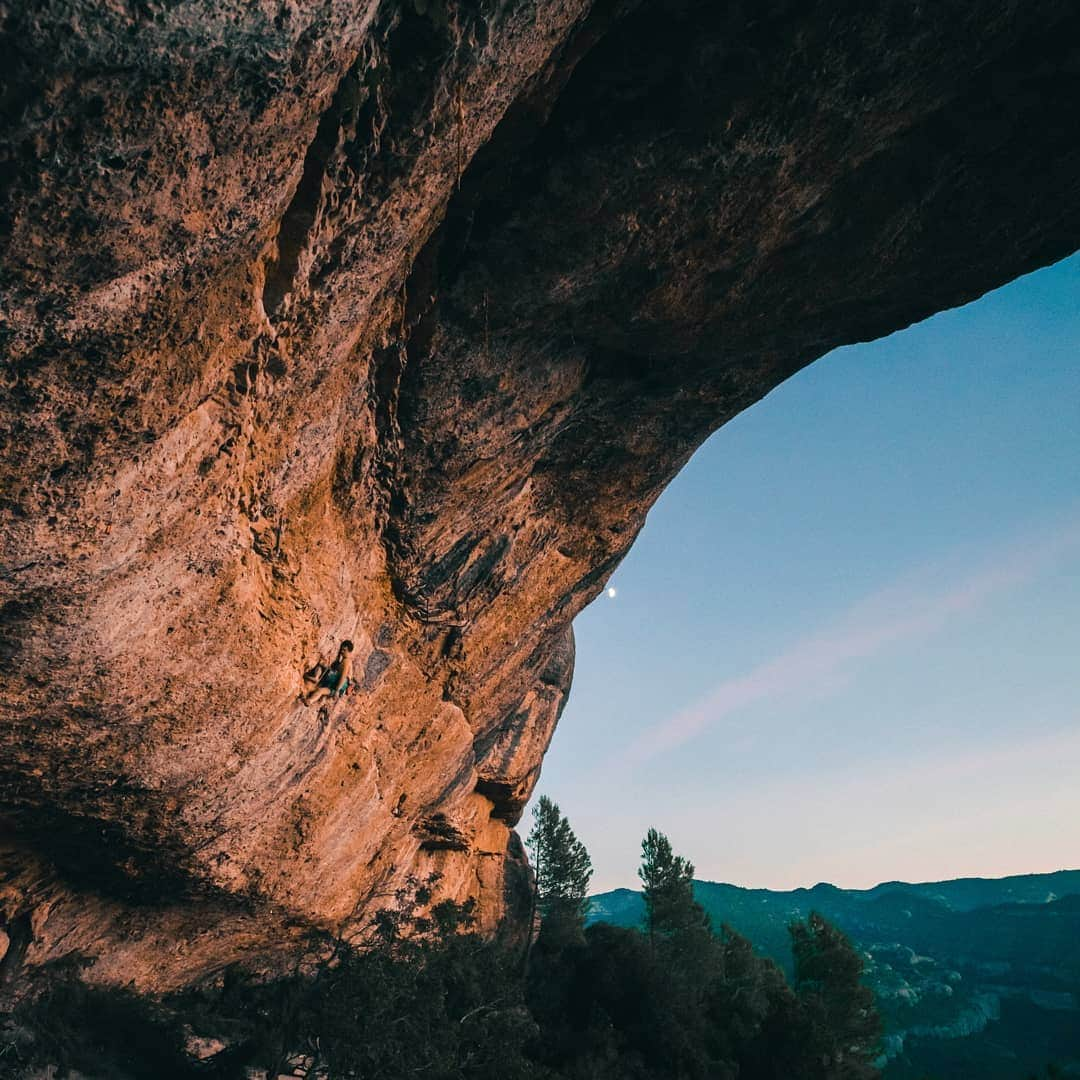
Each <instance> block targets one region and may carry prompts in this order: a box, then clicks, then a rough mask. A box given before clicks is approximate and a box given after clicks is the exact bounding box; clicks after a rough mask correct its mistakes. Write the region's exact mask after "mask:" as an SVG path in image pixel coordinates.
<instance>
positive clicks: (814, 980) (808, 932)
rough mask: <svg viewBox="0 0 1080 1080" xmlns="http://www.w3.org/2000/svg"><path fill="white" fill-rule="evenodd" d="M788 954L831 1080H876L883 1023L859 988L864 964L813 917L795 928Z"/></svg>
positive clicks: (825, 924) (868, 993) (845, 939)
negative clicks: (790, 954)
mask: <svg viewBox="0 0 1080 1080" xmlns="http://www.w3.org/2000/svg"><path fill="white" fill-rule="evenodd" d="M789 930H790V932H791V951H792V954H793V957H794V960H795V992H796V993H797V994H798V996H799V998H800V1000H801V1001H802V1002H803V1004H804V1006H805V1007H806V1010H807V1015H808V1017H809V1019H810V1021H811V1023H812V1026H813V1038H814V1039H815V1041H816V1042H817V1043H818V1044H819V1046H820V1053H821V1057H822V1060H823V1061H825V1062H826V1070H825V1076H826V1077H828V1078H829V1080H870V1078H872V1077H876V1076H878V1075H879V1074H878V1071H877V1069H876V1068H874V1064H873V1062H874V1059H875V1058H876V1057H877V1054H878V1043H879V1039H880V1036H881V1018H880V1016H879V1015H878V1012H877V1008H876V1007H875V1004H874V995H873V992H872V991H871V990H870V988H869V987H867V986H865V985H864V984H863V982H862V974H863V959H862V957H861V956H860V955H859V953H858V952H857V951H856V949H855V947H854V946H853V945H852V944H851V941H850V940H849V939H848V937H847V936H846V935H845V934H844V933H843V932H842V931H840V930H838V929H837V928H836V927H835V926H833V925H832V924H831V923H829V922H828V921H827V920H826V919H825V918H824V917H823V916H821V915H819V914H818V913H817V912H816V911H812V912H811V913H810V916H809V918H808V919H807V920H806V922H805V923H801V922H796V923H793V924H792V925H791V926H790V927H789Z"/></svg>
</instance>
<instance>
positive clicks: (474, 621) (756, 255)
mask: <svg viewBox="0 0 1080 1080" xmlns="http://www.w3.org/2000/svg"><path fill="white" fill-rule="evenodd" d="M1078 31H1080V15H1078V14H1077V12H1076V9H1075V5H1073V4H1069V3H1065V2H1050V0H1040V2H1036V3H1029V4H1024V5H1017V4H1012V3H1004V2H990V0H986V2H979V3H969V4H943V5H936V6H920V5H913V4H899V3H884V2H882V3H873V4H866V3H860V4H854V3H852V4H840V5H835V4H834V5H828V6H815V5H809V4H793V3H787V2H775V3H767V4H763V5H742V4H716V3H712V2H706V0H640V2H634V0H602V2H600V0H598V2H596V3H590V2H588V0H412V2H403V3H392V2H387V0H384V2H381V3H380V2H379V0H369V2H367V3H361V4H357V3H354V2H349V3H345V2H343V0H329V2H326V3H319V4H316V3H314V2H309V0H287V2H283V3H281V4H277V3H267V4H261V5H252V4H248V3H241V2H239V0H223V2H215V3H209V2H202V0H193V2H191V3H185V4H172V3H164V2H162V3H159V2H155V0H146V2H139V3H131V4H113V5H108V6H104V7H103V6H102V5H99V4H95V3H90V0H55V2H53V3H50V4H47V5H13V6H12V5H9V6H8V7H7V9H6V11H5V13H4V20H3V31H2V32H3V43H2V45H0V55H2V57H3V64H2V65H0V79H3V80H4V83H3V87H2V89H0V109H2V116H3V139H2V146H0V229H2V230H3V234H4V246H3V250H4V257H3V268H2V271H0V294H2V312H0V319H2V322H0V351H2V353H3V358H4V379H5V393H4V396H3V399H2V406H0V415H2V424H0V440H2V442H0V454H2V460H0V514H2V520H3V529H2V534H0V542H2V548H0V558H2V560H3V576H2V580H0V588H2V595H0V652H2V655H3V661H4V672H5V674H4V681H3V688H2V694H0V708H2V709H3V716H2V721H0V723H2V727H0V732H2V747H0V820H2V823H3V838H4V839H3V851H2V861H0V874H2V877H0V912H2V918H0V925H2V927H3V932H4V935H5V939H6V940H7V941H9V945H8V948H7V950H6V955H5V958H4V960H3V965H4V971H5V973H6V975H7V977H8V979H9V981H11V980H16V979H18V978H19V977H20V975H21V974H25V973H27V972H30V971H32V970H34V969H35V968H36V967H40V965H42V964H44V963H46V962H47V961H50V960H56V959H60V958H62V957H69V958H70V957H74V956H79V957H81V958H82V959H84V960H85V961H86V962H87V963H88V964H89V965H90V966H88V967H87V969H86V977H87V978H91V979H95V980H99V981H117V982H129V981H134V982H135V983H136V984H137V985H139V986H142V987H144V988H147V989H164V988H168V987H174V986H178V985H182V984H183V983H185V982H188V981H191V980H193V979H196V978H198V977H199V976H201V975H203V974H205V973H207V972H209V971H211V970H214V969H215V968H217V967H220V966H221V965H222V964H224V963H227V962H230V961H232V960H234V959H236V958H237V957H241V956H247V957H249V958H250V957H252V956H254V955H259V956H269V955H271V954H272V953H273V952H274V950H275V949H277V948H281V949H284V950H288V948H289V947H290V943H291V942H293V941H295V940H296V939H297V938H298V937H299V936H301V935H303V934H304V933H305V932H306V931H307V930H308V929H310V928H311V927H320V928H324V929H332V930H339V929H343V928H344V929H345V930H346V932H347V928H348V926H349V925H350V920H352V919H354V918H355V917H357V916H358V915H363V914H364V913H365V912H370V910H371V908H372V907H374V906H377V905H378V904H380V903H383V902H385V898H386V897H387V896H390V895H392V894H393V892H394V890H395V889H396V888H398V887H399V886H400V885H401V884H402V882H403V881H405V880H406V879H407V878H408V877H409V876H410V875H412V876H419V877H426V876H427V875H429V874H430V873H433V872H434V873H438V874H439V875H440V886H439V888H440V895H443V896H448V897H454V898H457V899H466V898H470V897H472V898H477V899H478V900H479V911H480V916H481V920H482V923H483V924H484V925H485V926H487V927H488V928H492V929H493V928H494V927H495V925H496V923H497V922H498V920H499V918H500V916H501V915H502V914H503V912H504V911H505V910H506V908H507V905H508V904H509V905H510V906H511V908H513V907H514V905H517V906H518V907H519V908H520V905H521V893H522V889H523V888H524V887H525V882H526V881H527V877H526V875H527V870H526V868H525V863H524V859H523V855H522V852H521V847H520V843H519V842H518V841H517V840H516V838H515V836H514V834H513V832H512V827H513V825H514V823H515V822H516V820H517V818H518V816H519V815H520V812H521V809H522V806H523V804H524V802H525V801H526V799H527V798H528V795H529V792H530V791H531V789H532V787H533V785H534V784H535V782H536V778H537V775H538V772H539V769H540V764H541V760H542V758H543V754H544V750H545V748H546V746H547V744H548V741H549V740H550V738H551V736H552V733H553V731H554V728H555V724H556V722H557V719H558V715H559V711H560V709H561V708H562V705H563V703H564V701H565V698H566V693H567V691H568V688H569V683H570V675H571V670H572V666H573V645H572V637H571V633H570V622H571V620H572V618H573V616H574V615H575V614H576V613H577V612H578V611H579V610H580V609H581V608H582V607H583V606H584V605H585V604H586V603H587V602H588V601H589V600H590V599H591V598H592V597H593V596H595V595H596V594H597V593H598V591H599V590H600V589H601V588H602V586H603V584H604V582H605V580H606V578H607V576H608V575H609V574H610V573H611V571H612V569H613V568H614V567H615V566H616V565H617V563H618V562H619V560H620V559H621V558H622V557H623V555H624V554H625V553H626V551H627V550H628V548H629V546H630V544H631V543H632V541H633V539H634V536H635V535H636V533H637V531H638V530H639V529H640V527H641V525H642V523H643V521H644V517H645V514H646V512H647V511H648V508H649V506H650V505H651V504H652V502H653V501H654V500H655V498H656V496H657V495H658V494H659V492H660V491H661V489H662V488H663V486H664V484H665V483H666V482H667V481H668V480H669V479H670V477H671V476H672V475H673V474H674V473H675V471H677V469H678V468H679V467H680V466H681V465H682V464H683V462H685V460H686V459H687V457H688V456H689V455H690V454H691V453H692V452H693V450H694V448H695V447H696V446H697V445H699V444H700V442H701V441H702V440H703V439H704V438H705V437H706V436H707V435H708V434H709V433H710V432H711V431H712V430H714V429H715V428H716V427H717V426H719V425H720V424H722V423H723V422H724V421H725V420H727V419H728V418H730V417H731V416H733V415H735V414H736V413H737V412H738V411H739V410H740V409H743V408H745V407H746V406H747V405H749V404H751V403H752V402H753V401H755V400H757V399H758V398H759V397H761V396H762V395H763V394H764V393H766V392H767V391H768V390H769V389H770V388H772V387H773V386H775V385H776V384H777V383H778V382H780V381H781V380H782V379H784V378H785V377H787V376H788V375H790V374H791V373H792V372H794V371H796V370H798V369H799V368H800V367H802V366H803V365H805V364H807V363H809V362H810V361H812V360H813V359H815V358H816V357H818V356H820V355H822V354H823V353H824V352H826V351H827V350H829V349H831V348H832V347H834V346H836V345H839V344H841V343H844V342H850V341H853V340H858V339H865V338H870V337H874V336H877V335H880V334H883V333H886V332H888V331H890V330H893V329H895V328H897V327H900V326H903V325H905V324H907V323H910V322H911V321H913V320H916V319H919V318H921V317H923V316H925V315H928V314H930V313H931V312H933V311H935V310H938V309H940V308H942V307H947V306H950V305H954V304H957V303H960V302H962V301H965V300H967V299H970V298H972V297H974V296H977V295H978V294H980V293H981V292H983V291H984V290H986V289H988V288H991V287H993V286H995V285H998V284H1000V283H1002V282H1004V281H1006V280H1008V279H1009V278H1011V277H1013V276H1015V275H1017V274H1019V273H1022V272H1024V271H1026V270H1030V269H1033V268H1035V267H1037V266H1039V265H1042V264H1044V263H1046V262H1049V261H1051V260H1053V259H1055V258H1058V257H1060V256H1063V255H1065V254H1067V253H1069V252H1070V251H1072V250H1073V249H1075V248H1076V247H1077V245H1078V244H1080V203H1078V200H1077V199H1076V196H1075V192H1076V183H1077V177H1078V174H1080V113H1078V111H1077V110H1076V108H1075V104H1076V100H1077V95H1078V90H1080V46H1078V45H1077V42H1078V41H1080V36H1078ZM346 637H348V638H351V639H352V640H353V641H354V642H355V643H356V645H357V651H356V663H355V669H356V675H357V679H356V683H357V692H356V693H354V694H353V695H352V696H350V697H348V698H346V699H345V700H343V701H341V702H339V703H337V704H336V705H334V706H333V707H332V708H329V709H327V710H324V711H323V712H321V713H317V711H316V710H315V709H314V708H313V709H305V708H303V707H302V706H301V705H300V704H299V703H298V702H297V701H296V695H297V692H298V690H299V689H300V687H301V684H300V674H301V672H302V671H303V670H304V669H305V668H306V667H307V666H309V665H310V664H311V662H312V661H313V660H314V659H315V657H316V655H317V654H318V653H320V652H323V653H325V652H329V651H332V650H333V649H334V648H335V647H336V644H337V642H338V641H339V640H341V639H342V638H346Z"/></svg>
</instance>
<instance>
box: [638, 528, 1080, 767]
mask: <svg viewBox="0 0 1080 1080" xmlns="http://www.w3.org/2000/svg"><path fill="white" fill-rule="evenodd" d="M1077 548H1080V520H1077V519H1073V520H1070V521H1069V522H1067V523H1066V524H1065V525H1062V526H1058V527H1057V528H1056V529H1053V530H1051V531H1049V532H1043V533H1040V534H1039V535H1037V536H1034V537H1029V538H1028V539H1026V540H1025V541H1024V542H1022V543H1015V544H1012V545H1010V546H1008V547H1006V548H1003V549H999V550H997V551H995V552H993V553H992V554H991V555H989V556H987V557H985V558H984V560H983V562H982V565H981V566H980V567H979V568H978V569H976V570H974V571H968V572H967V573H965V574H963V575H961V576H960V577H959V580H957V578H956V576H955V575H954V576H953V578H952V580H950V581H947V582H944V583H941V582H938V583H937V584H936V585H933V586H928V585H926V584H924V582H925V581H926V578H927V577H928V576H929V575H930V574H931V573H933V568H926V569H924V571H923V572H921V573H920V574H917V575H910V576H908V577H906V578H905V579H904V580H902V581H900V582H897V583H895V584H893V585H891V586H890V587H888V588H886V589H883V590H881V591H880V592H877V593H875V594H873V595H872V596H870V597H868V598H867V599H866V600H864V601H862V602H861V603H859V604H858V605H856V606H855V607H853V608H851V609H849V611H848V612H846V614H845V615H844V616H843V617H842V618H841V619H840V620H838V621H837V622H836V623H835V624H833V625H831V626H829V627H827V628H823V629H821V630H819V631H817V632H815V633H813V634H811V635H809V636H808V637H806V638H804V639H802V640H801V641H799V642H797V643H796V644H795V645H794V646H793V647H792V648H790V649H788V650H787V651H785V652H783V653H781V654H780V655H779V656H777V657H774V658H773V659H771V660H768V661H766V662H764V663H762V664H759V665H758V666H757V667H754V668H752V669H751V670H750V671H748V672H746V673H745V674H743V675H738V676H736V677H734V678H730V679H726V680H725V681H723V682H721V683H720V684H719V685H718V686H716V687H715V688H714V689H713V690H712V692H711V693H709V694H708V695H707V696H706V697H705V698H703V699H702V700H700V701H698V702H696V703H695V704H693V705H691V706H690V707H688V708H686V709H683V710H682V711H681V712H678V713H676V714H675V715H674V716H671V717H669V718H668V719H666V720H664V721H663V722H661V723H660V724H658V725H656V726H655V727H653V728H651V729H649V730H647V731H645V732H643V733H642V734H641V735H640V736H639V737H638V738H637V739H635V740H634V742H633V743H631V744H630V746H629V747H628V748H627V749H626V751H625V752H624V753H623V754H622V755H620V762H619V763H620V764H622V765H634V764H638V763H640V762H642V761H646V760H649V759H651V758H652V757H654V756H656V755H657V754H662V753H664V752H666V751H669V750H673V749H675V748H676V747H678V746H681V745H682V744H683V743H686V742H688V741H689V740H691V739H693V738H694V737H695V736H697V735H698V734H700V733H701V732H703V731H705V730H706V729H708V728H711V727H714V726H715V725H717V724H719V723H720V722H721V721H723V720H724V719H726V718H727V717H729V716H731V715H732V714H734V713H737V712H739V711H740V710H742V709H744V708H746V707H747V706H749V705H753V704H756V703H759V702H762V701H767V700H773V699H779V698H784V697H789V696H796V695H798V696H799V697H802V698H805V697H820V696H822V695H823V694H828V693H831V692H833V691H834V690H835V689H836V688H837V687H838V686H840V685H843V684H844V683H846V682H847V680H848V679H849V678H850V677H851V675H852V674H853V672H854V670H855V669H856V668H857V666H858V664H859V662H860V661H863V660H866V659H868V658H870V657H872V656H875V655H877V654H879V653H881V652H883V651H885V650H886V649H888V648H889V647H890V646H893V645H897V644H899V643H901V642H908V641H915V640H919V639H922V638H926V637H929V636H930V635H931V634H934V633H936V632H937V631H938V630H940V629H942V628H943V627H944V626H945V625H946V624H947V623H948V622H949V621H950V620H952V619H954V618H957V617H959V616H962V615H966V614H970V613H971V612H974V611H976V610H977V609H978V608H979V607H981V606H982V605H983V604H984V603H986V602H987V601H988V600H989V599H991V598H992V597H994V596H996V595H997V594H999V593H1002V592H1005V591H1007V590H1009V589H1011V588H1015V587H1016V586H1019V585H1022V584H1023V583H1025V582H1027V581H1030V580H1032V579H1034V578H1036V577H1038V576H1039V575H1040V574H1041V573H1042V572H1044V571H1045V570H1046V569H1048V568H1049V567H1050V566H1052V565H1053V564H1054V563H1055V562H1056V561H1057V560H1059V559H1060V558H1062V557H1063V556H1065V555H1066V554H1068V553H1070V552H1072V551H1073V550H1075V549H1077ZM937 576H940V572H938V574H937Z"/></svg>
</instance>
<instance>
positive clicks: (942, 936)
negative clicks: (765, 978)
mask: <svg viewBox="0 0 1080 1080" xmlns="http://www.w3.org/2000/svg"><path fill="white" fill-rule="evenodd" d="M694 892H695V895H696V897H697V899H698V902H699V903H701V904H702V906H703V907H704V908H705V909H706V911H708V913H709V915H710V917H711V918H712V921H713V925H714V926H716V927H717V928H719V927H720V926H721V925H725V924H726V925H729V926H731V927H732V928H733V929H735V930H737V931H738V932H739V933H741V934H743V935H744V936H745V937H747V938H749V939H750V940H751V941H752V942H753V943H754V946H755V948H756V949H757V950H758V951H759V952H761V953H763V954H765V955H767V956H771V957H773V959H775V960H776V961H777V962H778V963H779V964H780V965H781V966H782V967H783V968H784V969H785V970H786V971H788V972H789V973H790V967H791V955H790V945H789V938H788V931H787V927H788V924H789V923H790V922H791V921H792V920H793V919H799V918H805V917H806V915H808V914H809V913H810V912H811V911H820V912H821V913H822V914H823V915H824V916H825V917H826V918H827V919H829V920H830V921H832V922H834V923H835V924H836V925H838V926H839V927H840V928H841V929H843V930H844V931H845V932H846V933H847V934H848V935H849V936H850V937H851V938H852V940H853V941H855V942H856V944H857V945H859V946H860V947H861V948H862V949H863V950H864V951H865V954H866V958H867V978H868V981H869V982H870V984H871V985H872V986H873V987H874V989H875V991H876V993H877V995H878V999H879V1002H880V1006H881V1009H882V1013H883V1015H884V1017H885V1020H886V1029H887V1032H888V1038H887V1050H888V1054H889V1058H890V1062H889V1065H888V1067H887V1070H886V1073H885V1076H886V1078H887V1080H914V1078H916V1077H923V1076H934V1077H940V1078H941V1080H967V1078H969V1077H970V1080H999V1078H1000V1080H1022V1077H1024V1076H1025V1075H1027V1072H1028V1071H1030V1070H1034V1069H1036V1068H1040V1067H1041V1066H1042V1065H1044V1064H1045V1063H1046V1062H1047V1061H1050V1060H1054V1061H1056V1062H1057V1063H1058V1064H1061V1065H1065V1066H1070V1067H1073V1068H1074V1069H1075V1075H1077V1076H1080V870H1060V871H1057V872H1056V873H1051V874H1025V875H1022V876H1018V877H1007V878H959V879H957V880H955V881H936V882H923V883H915V884H912V883H908V882H902V881H890V882H885V883H883V884H881V885H877V886H875V887H874V888H872V889H840V888H837V887H836V886H834V885H829V884H826V883H821V884H818V885H815V886H814V887H813V888H810V889H794V890H792V891H790V892H774V891H772V890H770V889H744V888H740V887H738V886H735V885H725V884H721V883H717V882H708V881H696V882H695V883H694ZM643 915H644V903H643V901H642V898H641V894H640V893H638V892H635V891H633V890H631V889H616V890H614V891H613V892H608V893H602V894H600V895H598V896H594V897H592V898H591V902H590V910H589V921H590V922H598V921H603V922H609V923H614V924H616V925H619V926H636V925H639V924H640V922H641V919H642V917H643ZM1068 1075H1073V1073H1071V1072H1070V1073H1069V1074H1068Z"/></svg>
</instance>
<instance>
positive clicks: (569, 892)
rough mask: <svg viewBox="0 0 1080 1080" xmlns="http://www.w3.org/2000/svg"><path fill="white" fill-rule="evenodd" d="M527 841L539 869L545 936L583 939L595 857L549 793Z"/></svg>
mask: <svg viewBox="0 0 1080 1080" xmlns="http://www.w3.org/2000/svg"><path fill="white" fill-rule="evenodd" d="M525 843H526V845H527V846H528V848H529V851H530V852H531V853H532V860H533V868H534V870H535V872H536V894H535V896H536V907H537V909H538V910H539V912H540V917H541V920H542V922H541V927H542V930H541V933H542V935H543V938H544V940H545V941H546V942H547V943H548V944H552V945H558V944H566V943H568V942H570V941H577V940H580V939H581V935H582V931H583V930H584V927H585V911H586V908H587V907H588V895H589V880H590V879H591V877H592V860H591V859H590V858H589V853H588V852H587V851H586V850H585V845H584V844H582V842H581V841H580V840H579V839H578V838H577V837H576V836H575V835H574V830H573V829H571V828H570V822H569V821H568V820H567V819H566V817H565V816H564V815H563V813H562V811H560V810H559V806H558V804H557V803H554V802H552V801H551V799H549V798H548V797H547V796H546V795H541V796H540V800H539V802H538V803H537V804H536V806H535V807H534V808H533V827H532V830H531V831H530V832H529V837H528V839H527V840H526V841H525Z"/></svg>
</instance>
